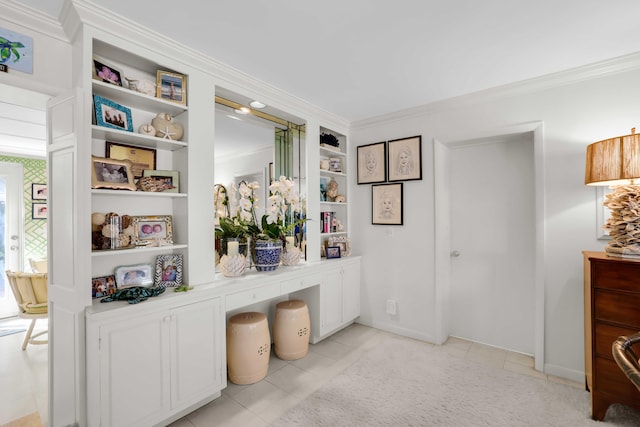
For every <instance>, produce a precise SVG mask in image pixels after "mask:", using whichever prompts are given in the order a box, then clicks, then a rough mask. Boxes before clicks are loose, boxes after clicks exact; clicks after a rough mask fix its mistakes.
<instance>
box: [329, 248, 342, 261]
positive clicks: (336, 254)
mask: <svg viewBox="0 0 640 427" xmlns="http://www.w3.org/2000/svg"><path fill="white" fill-rule="evenodd" d="M326 255H327V259H331V258H340V246H327V249H326Z"/></svg>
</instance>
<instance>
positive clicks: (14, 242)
mask: <svg viewBox="0 0 640 427" xmlns="http://www.w3.org/2000/svg"><path fill="white" fill-rule="evenodd" d="M23 174H24V172H23V167H22V165H21V164H19V163H6V162H0V318H5V317H10V316H15V315H17V314H18V307H17V305H16V302H15V300H14V298H13V294H12V293H11V287H10V286H9V284H8V283H7V278H6V275H5V274H4V272H5V271H6V270H12V271H22V268H23V246H24V245H23V243H24V242H23V230H22V229H23V227H22V218H23V211H24V208H23V203H22V180H23Z"/></svg>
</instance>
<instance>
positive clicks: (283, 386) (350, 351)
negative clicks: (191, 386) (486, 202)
mask: <svg viewBox="0 0 640 427" xmlns="http://www.w3.org/2000/svg"><path fill="white" fill-rule="evenodd" d="M389 335H391V334H389V333H387V332H383V331H379V330H377V329H373V328H369V327H367V326H362V325H358V324H354V325H351V326H350V327H348V328H346V329H344V330H342V331H340V332H338V333H337V334H335V335H333V336H331V337H330V338H328V339H326V340H324V341H322V342H320V343H318V344H316V345H311V346H310V347H309V353H308V355H307V356H306V357H305V358H303V359H300V360H295V361H291V362H285V361H283V360H280V359H278V358H276V357H275V356H274V355H273V352H272V355H271V360H270V362H269V373H268V374H267V377H266V378H265V379H264V380H262V381H260V382H258V383H256V384H252V385H246V386H239V385H235V384H232V383H229V385H228V387H227V388H226V389H224V390H223V391H222V396H221V397H220V398H219V399H216V400H215V401H213V402H211V403H209V404H208V405H206V406H203V407H201V408H200V409H198V410H196V411H194V412H192V413H191V414H189V415H187V416H186V417H184V418H182V419H180V420H178V421H176V422H175V423H173V424H171V427H209V426H212V425H216V426H224V427H232V426H238V427H241V426H242V427H244V426H249V425H250V426H252V427H261V426H267V425H269V424H270V423H272V422H273V421H275V420H277V419H278V418H279V417H280V416H281V415H282V414H284V413H285V412H286V411H287V410H289V409H290V408H293V407H294V406H295V405H297V404H298V403H299V402H301V401H302V400H303V399H305V398H306V397H307V396H309V395H310V394H311V393H313V392H314V391H315V390H317V389H318V388H320V387H321V386H322V385H323V384H324V383H325V382H327V381H329V380H330V379H331V378H333V377H334V376H335V375H337V374H338V373H340V372H342V371H343V370H344V369H346V368H347V367H349V366H350V365H352V364H353V363H354V362H356V361H357V360H358V359H359V358H360V357H361V356H362V355H363V354H364V352H366V351H367V350H368V349H371V348H373V346H375V345H376V343H378V342H380V340H382V339H384V338H385V337H387V336H389ZM445 348H446V349H447V351H448V352H449V354H451V355H452V357H460V358H464V359H469V360H475V361H478V362H482V363H485V364H487V365H491V366H495V367H502V368H503V369H507V370H510V371H514V372H519V373H522V374H524V375H531V376H535V377H539V378H544V379H547V380H549V381H558V382H563V383H566V384H570V385H573V386H575V387H584V385H583V384H578V383H574V382H570V381H567V380H564V379H562V378H556V377H552V376H549V375H545V374H543V373H541V372H538V371H536V370H534V369H533V358H532V357H530V356H525V355H522V354H519V353H514V352H511V351H506V350H502V349H497V348H494V347H490V346H486V345H482V344H477V343H471V342H469V341H465V340H461V339H457V338H450V339H449V340H448V341H447V342H446V343H445Z"/></svg>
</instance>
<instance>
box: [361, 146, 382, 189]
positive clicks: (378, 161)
mask: <svg viewBox="0 0 640 427" xmlns="http://www.w3.org/2000/svg"><path fill="white" fill-rule="evenodd" d="M357 163H358V184H374V183H379V182H386V181H387V143H386V142H376V143H374V144H367V145H360V146H358V159H357Z"/></svg>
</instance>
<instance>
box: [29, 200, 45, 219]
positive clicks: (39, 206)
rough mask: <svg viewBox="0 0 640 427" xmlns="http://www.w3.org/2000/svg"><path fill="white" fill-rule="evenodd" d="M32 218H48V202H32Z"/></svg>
mask: <svg viewBox="0 0 640 427" xmlns="http://www.w3.org/2000/svg"><path fill="white" fill-rule="evenodd" d="M31 219H47V204H46V203H32V204H31Z"/></svg>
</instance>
